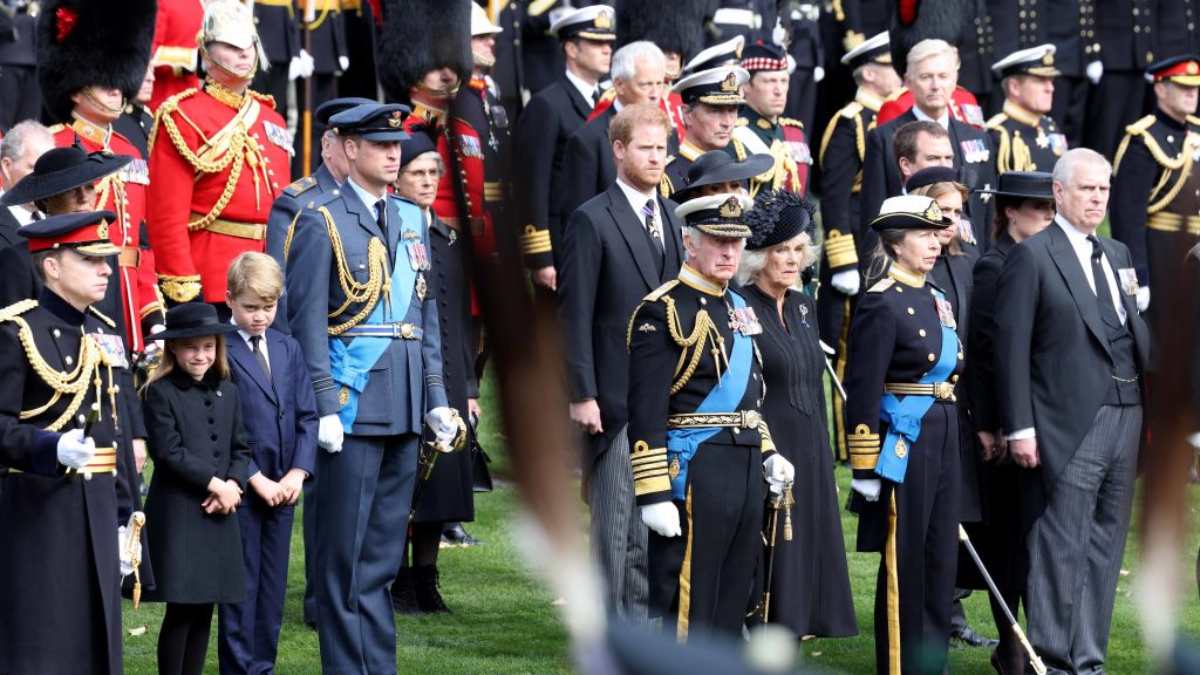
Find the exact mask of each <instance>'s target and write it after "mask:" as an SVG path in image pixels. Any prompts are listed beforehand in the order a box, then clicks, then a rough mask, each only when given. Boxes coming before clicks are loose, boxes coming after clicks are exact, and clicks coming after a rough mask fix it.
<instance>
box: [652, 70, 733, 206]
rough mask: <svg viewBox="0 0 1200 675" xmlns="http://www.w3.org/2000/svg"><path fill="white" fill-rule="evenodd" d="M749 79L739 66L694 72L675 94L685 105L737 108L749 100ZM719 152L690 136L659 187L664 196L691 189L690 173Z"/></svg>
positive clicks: (677, 85)
mask: <svg viewBox="0 0 1200 675" xmlns="http://www.w3.org/2000/svg"><path fill="white" fill-rule="evenodd" d="M748 79H749V74H748V73H747V72H746V71H745V70H742V69H741V68H738V67H736V66H725V67H720V68H711V69H708V70H701V71H698V72H693V73H691V74H690V75H687V76H685V77H682V78H680V80H679V81H678V82H676V83H675V86H674V87H672V88H671V91H672V92H675V93H677V94H679V97H680V99H682V101H683V104H684V105H688V106H698V105H705V106H709V107H711V108H715V109H721V108H724V109H726V110H728V109H729V108H730V107H734V108H736V107H737V106H739V105H741V104H742V103H743V102H744V101H745V99H743V98H742V94H741V87H742V85H743V84H745V83H746V80H748ZM718 149H719V148H707V149H706V148H703V147H701V146H700V145H697V142H696V140H695V138H694V137H693V138H692V139H691V140H689V139H688V138H687V137H686V135H685V137H684V140H683V142H681V143H680V144H679V149H678V150H677V151H676V152H675V154H673V155H671V156H670V157H668V158H667V166H666V169H665V170H664V171H663V177H662V180H661V182H660V184H659V190H660V192H662V196H664V197H670V196H671V195H672V194H674V193H675V192H676V191H677V190H680V189H683V188H684V187H686V186H687V176H688V169H689V168H691V166H692V163H693V162H695V161H696V160H697V159H698V158H699V157H700V155H703V154H704V153H705V152H707V151H708V150H718Z"/></svg>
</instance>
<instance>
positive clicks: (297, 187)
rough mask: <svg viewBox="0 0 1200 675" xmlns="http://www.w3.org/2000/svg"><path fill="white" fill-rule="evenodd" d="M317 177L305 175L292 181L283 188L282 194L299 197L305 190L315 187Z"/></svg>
mask: <svg viewBox="0 0 1200 675" xmlns="http://www.w3.org/2000/svg"><path fill="white" fill-rule="evenodd" d="M316 185H317V179H316V178H313V177H312V176H305V177H304V178H301V179H300V180H298V181H294V182H293V183H292V184H291V185H289V186H287V187H285V188H284V189H283V194H285V195H287V196H289V197H299V196H300V195H302V194H304V193H305V192H307V191H309V190H311V189H312V188H314V187H316Z"/></svg>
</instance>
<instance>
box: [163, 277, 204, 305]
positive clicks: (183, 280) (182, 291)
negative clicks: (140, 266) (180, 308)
mask: <svg viewBox="0 0 1200 675" xmlns="http://www.w3.org/2000/svg"><path fill="white" fill-rule="evenodd" d="M158 287H159V288H160V289H162V294H163V295H165V296H167V297H168V298H170V299H171V300H172V301H173V302H178V303H183V302H191V301H192V300H195V299H196V297H197V296H199V295H200V275H199V274H189V275H186V276H174V275H170V274H160V275H158Z"/></svg>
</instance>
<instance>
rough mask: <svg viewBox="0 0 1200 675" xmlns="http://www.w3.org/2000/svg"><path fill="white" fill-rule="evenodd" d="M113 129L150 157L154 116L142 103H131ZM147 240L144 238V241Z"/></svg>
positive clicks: (143, 154) (115, 122)
mask: <svg viewBox="0 0 1200 675" xmlns="http://www.w3.org/2000/svg"><path fill="white" fill-rule="evenodd" d="M112 126H113V129H114V130H115V131H116V132H117V133H119V134H121V135H122V136H124V137H125V138H127V139H129V142H130V143H133V147H135V148H137V149H138V152H140V153H142V157H149V156H150V144H149V141H150V129H151V127H153V126H154V115H151V114H150V112H149V111H147V110H146V107H145V106H143V105H142V104H140V103H129V104H127V105H126V106H125V111H124V112H122V113H121V116H120V117H118V118H117V119H116V121H114V122H113V124H112ZM145 240H146V238H145V237H142V241H145Z"/></svg>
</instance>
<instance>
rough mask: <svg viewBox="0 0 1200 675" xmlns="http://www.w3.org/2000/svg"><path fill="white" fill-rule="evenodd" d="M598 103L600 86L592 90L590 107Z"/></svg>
mask: <svg viewBox="0 0 1200 675" xmlns="http://www.w3.org/2000/svg"><path fill="white" fill-rule="evenodd" d="M598 105H600V87H596V88H595V89H593V90H592V107H593V108H595V107H596V106H598Z"/></svg>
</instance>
